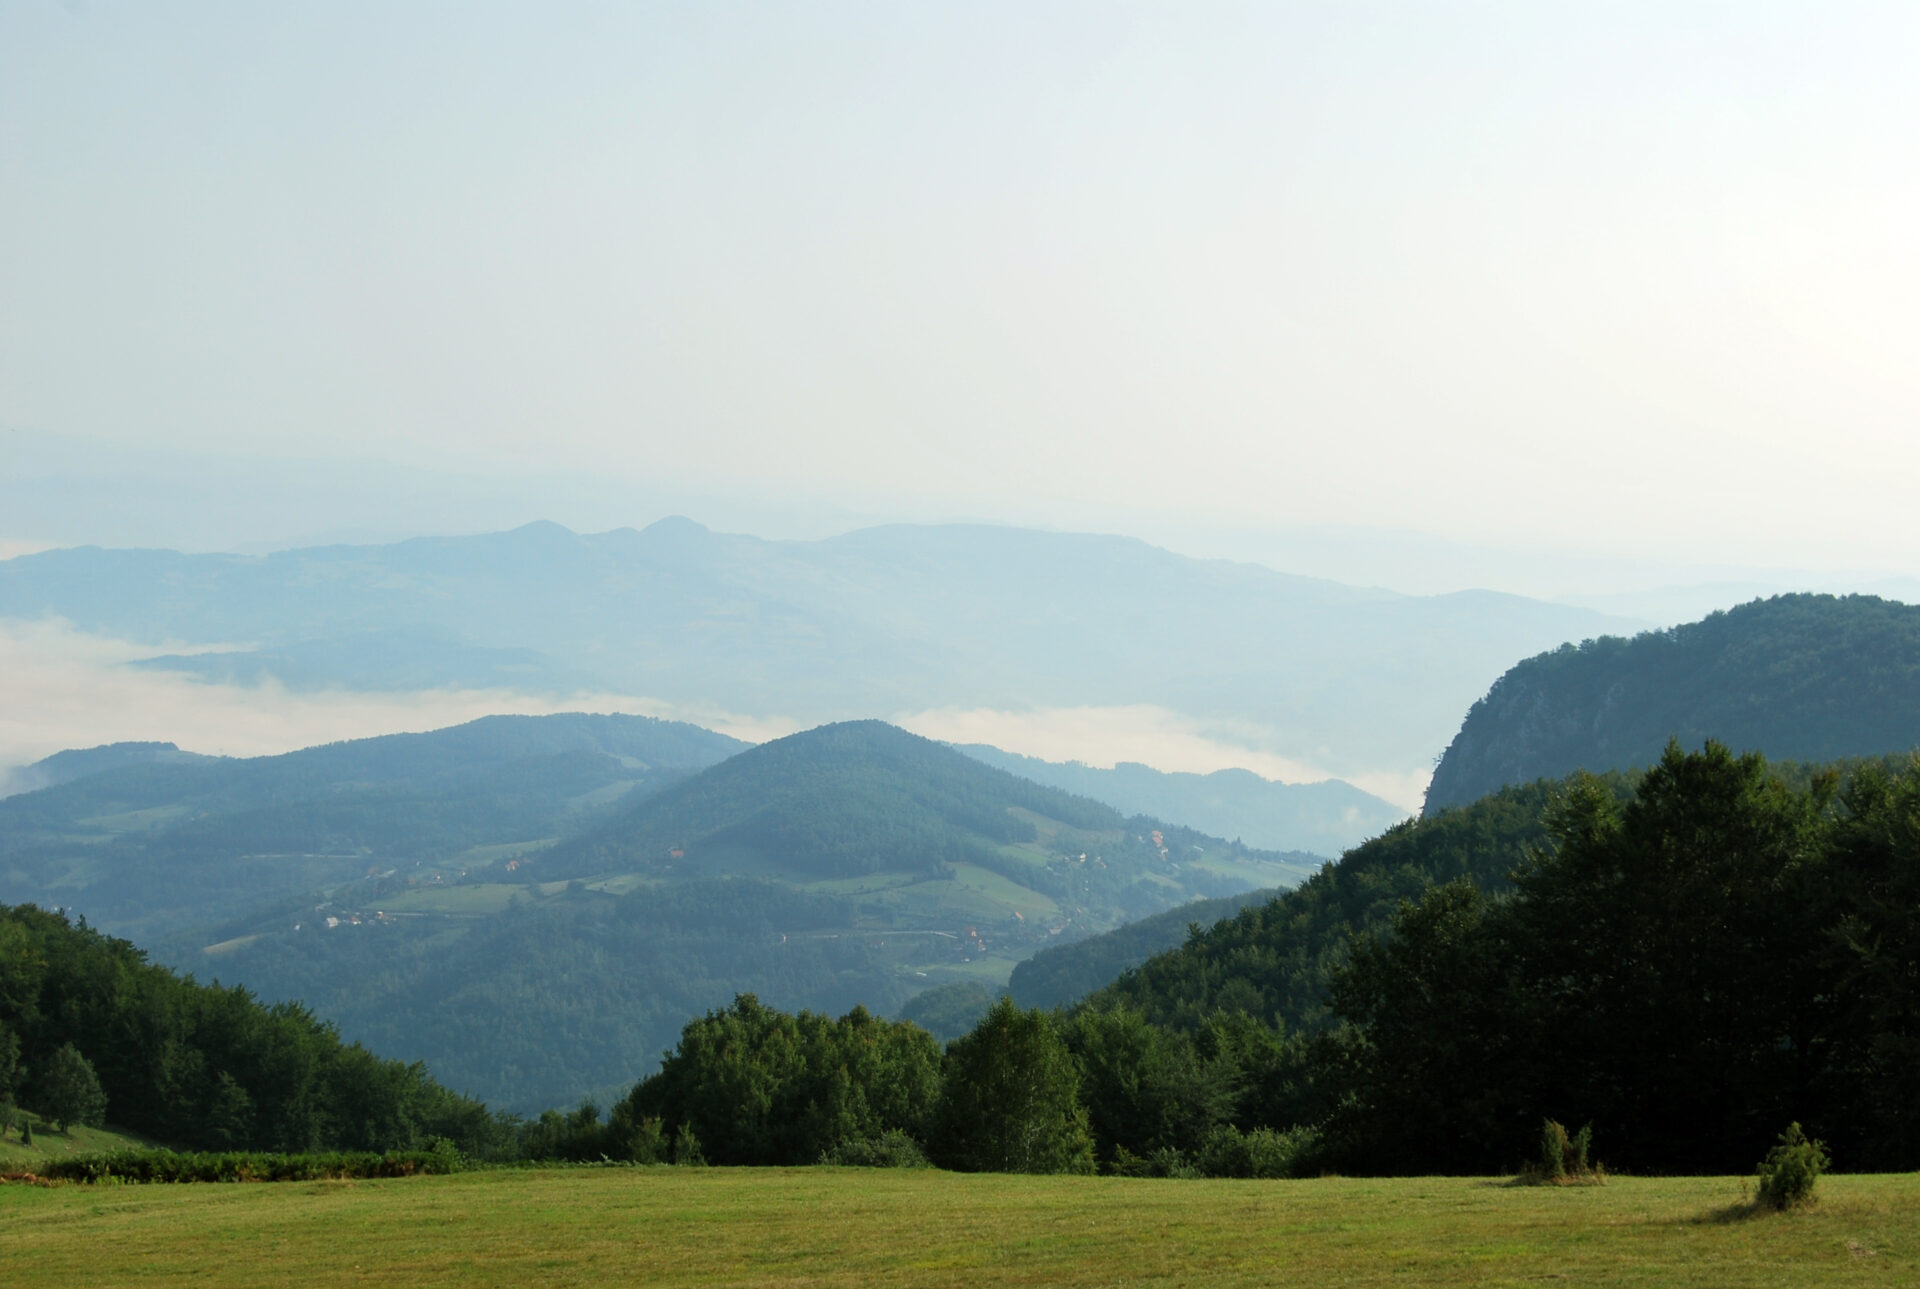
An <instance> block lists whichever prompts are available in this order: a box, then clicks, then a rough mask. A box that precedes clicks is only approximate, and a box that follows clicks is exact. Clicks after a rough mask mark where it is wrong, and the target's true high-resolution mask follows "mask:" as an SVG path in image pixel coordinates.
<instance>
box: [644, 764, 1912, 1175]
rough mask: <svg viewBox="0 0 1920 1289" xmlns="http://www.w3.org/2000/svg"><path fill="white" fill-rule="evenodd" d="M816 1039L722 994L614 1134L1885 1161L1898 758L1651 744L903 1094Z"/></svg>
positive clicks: (1900, 1160)
mask: <svg viewBox="0 0 1920 1289" xmlns="http://www.w3.org/2000/svg"><path fill="white" fill-rule="evenodd" d="M1349 866H1351V868H1349ZM841 1024H842V1026H843V1027H844V1028H843V1031H834V1032H836V1033H838V1032H858V1033H863V1034H865V1033H869V1032H871V1033H873V1034H879V1033H882V1032H885V1031H884V1028H883V1027H882V1028H880V1029H871V1031H870V1030H869V1028H863V1027H872V1026H874V1025H876V1024H877V1023H875V1022H872V1021H871V1020H870V1018H866V1017H864V1016H858V1015H856V1016H850V1017H849V1018H847V1020H845V1021H843V1022H841ZM829 1029H830V1027H829V1026H828V1023H827V1022H825V1021H822V1020H820V1019H819V1018H806V1017H802V1018H800V1019H799V1020H797V1021H796V1020H794V1019H793V1018H788V1017H784V1016H782V1015H780V1014H778V1013H769V1012H768V1011H767V1009H765V1008H763V1007H762V1006H761V1005H760V1004H759V1003H758V1002H757V1001H756V1000H741V1001H740V1002H738V1003H736V1006H735V1009H734V1010H733V1011H732V1012H730V1013H725V1014H720V1013H716V1014H712V1015H710V1016H709V1017H708V1018H707V1020H706V1021H703V1022H700V1023H698V1024H696V1025H693V1026H689V1027H688V1030H687V1032H686V1034H685V1036H683V1039H682V1044H681V1047H680V1048H679V1049H678V1050H677V1052H676V1053H675V1055H674V1056H672V1057H670V1058H669V1061H668V1067H667V1068H668V1069H671V1070H673V1071H674V1073H673V1075H672V1076H671V1077H670V1078H669V1077H667V1076H666V1075H665V1074H664V1073H663V1075H661V1076H656V1078H655V1080H654V1081H652V1083H651V1084H650V1085H648V1084H643V1085H642V1091H637V1092H636V1093H635V1095H634V1098H633V1099H632V1101H631V1102H630V1103H629V1105H628V1108H627V1111H626V1114H627V1117H628V1120H629V1121H633V1120H635V1119H637V1118H638V1117H642V1116H650V1117H651V1119H653V1120H656V1121H658V1122H656V1124H655V1130H654V1134H653V1135H654V1138H655V1139H659V1138H660V1136H661V1134H662V1133H664V1132H667V1131H668V1130H669V1129H672V1130H675V1131H677V1130H679V1129H680V1128H685V1129H686V1130H687V1131H688V1132H691V1133H693V1134H695V1135H697V1134H698V1133H699V1131H700V1129H701V1127H702V1126H705V1128H706V1131H708V1132H710V1133H720V1134H724V1133H727V1132H729V1131H731V1129H730V1128H729V1127H728V1125H730V1124H734V1123H739V1122H743V1120H742V1119H741V1116H742V1115H747V1114H749V1113H751V1114H757V1115H761V1116H763V1117H767V1116H770V1114H771V1112H770V1110H769V1107H772V1106H775V1105H779V1104H793V1105H796V1106H797V1105H808V1106H826V1105H835V1106H858V1105H862V1104H865V1105H879V1104H883V1103H884V1104H888V1105H892V1106H896V1107H899V1106H907V1105H911V1106H912V1107H914V1109H913V1110H912V1111H911V1112H908V1111H907V1110H904V1109H902V1110H897V1111H893V1112H889V1113H885V1114H880V1115H878V1116H877V1117H872V1118H868V1119H862V1120H859V1121H858V1123H857V1125H856V1124H855V1121H854V1120H853V1119H849V1118H846V1117H845V1116H844V1115H841V1116H840V1117H837V1118H833V1119H832V1122H833V1123H835V1124H837V1125H840V1126H839V1127H835V1128H832V1129H828V1128H825V1127H819V1128H815V1129H812V1130H809V1132H808V1133H805V1134H802V1135H801V1136H800V1137H796V1138H792V1139H789V1138H784V1137H782V1138H778V1140H779V1141H780V1143H782V1144H779V1145H777V1146H776V1145H774V1144H772V1143H773V1142H774V1141H775V1138H774V1137H771V1136H766V1135H764V1134H763V1135H761V1136H758V1137H756V1136H753V1135H751V1134H749V1135H748V1136H747V1137H744V1138H742V1137H729V1138H728V1141H729V1144H728V1146H727V1147H726V1150H727V1151H728V1157H729V1158H731V1159H735V1160H736V1161H738V1162H780V1161H783V1160H791V1159H794V1158H798V1157H800V1156H803V1155H806V1154H808V1153H812V1152H815V1151H817V1152H819V1153H820V1154H822V1155H831V1154H833V1152H835V1151H836V1150H838V1151H841V1153H845V1154H851V1155H866V1156H870V1157H873V1158H874V1159H876V1160H878V1159H882V1158H883V1157H884V1158H887V1159H893V1160H895V1161H896V1162H897V1161H898V1160H899V1159H900V1158H910V1157H913V1155H914V1152H913V1151H910V1150H900V1149H883V1148H882V1147H881V1146H880V1145H878V1144H877V1142H878V1139H879V1137H885V1136H888V1135H889V1134H893V1135H904V1136H906V1137H908V1138H910V1139H911V1140H912V1143H913V1144H914V1145H916V1146H920V1147H924V1148H925V1150H926V1153H928V1154H929V1155H931V1157H932V1158H933V1159H934V1160H935V1161H936V1162H943V1163H946V1164H948V1165H949V1166H954V1167H967V1168H1010V1169H1014V1170H1039V1171H1058V1170H1068V1171H1072V1170H1076V1169H1082V1168H1089V1167H1095V1166H1098V1167H1103V1168H1106V1169H1108V1170H1111V1171H1118V1172H1132V1173H1151V1174H1157V1175H1165V1176H1185V1175H1195V1174H1205V1175H1215V1176H1273V1175H1288V1174H1298V1173H1302V1172H1311V1171H1314V1170H1320V1169H1337V1170H1340V1171H1347V1172H1362V1173H1426V1172H1450V1173H1458V1172H1486V1171H1496V1170H1503V1169H1511V1168H1514V1167H1517V1166H1518V1165H1520V1164H1522V1163H1524V1162H1525V1161H1526V1160H1528V1159H1529V1158H1530V1157H1531V1156H1532V1155H1533V1153H1534V1151H1535V1150H1536V1148H1537V1146H1538V1142H1539V1134H1540V1131H1541V1124H1542V1123H1543V1121H1545V1120H1546V1119H1549V1118H1551V1119H1554V1120H1557V1121H1560V1122H1564V1123H1567V1124H1584V1125H1591V1139H1592V1141H1593V1142H1594V1149H1595V1151H1596V1152H1597V1155H1598V1157H1599V1158H1601V1159H1602V1160H1603V1161H1605V1162H1607V1163H1609V1164H1611V1165H1613V1166H1616V1167H1625V1168H1629V1169H1634V1170H1644V1171H1655V1172H1660V1171H1673V1172H1729V1171H1741V1170H1744V1169H1746V1168H1749V1167H1751V1165H1752V1163H1753V1161H1754V1160H1756V1159H1757V1158H1759V1157H1760V1155H1761V1154H1762V1153H1764V1151H1765V1150H1766V1149H1767V1147H1768V1146H1769V1144H1770V1143H1771V1142H1772V1141H1773V1140H1774V1138H1775V1137H1776V1135H1777V1134H1778V1133H1779V1132H1780V1131H1781V1130H1782V1129H1783V1128H1784V1127H1785V1126H1786V1125H1787V1124H1788V1123H1790V1122H1799V1123H1803V1124H1805V1125H1806V1128H1807V1131H1808V1132H1809V1133H1811V1134H1813V1135H1815V1136H1819V1137H1822V1138H1824V1139H1825V1140H1826V1141H1827V1142H1828V1143H1829V1145H1830V1146H1831V1148H1832V1150H1833V1153H1834V1157H1835V1159H1836V1160H1837V1161H1838V1163H1839V1165H1840V1166H1841V1167H1843V1168H1849V1169H1867V1170H1870V1169H1882V1168H1891V1169H1910V1168H1913V1167H1916V1166H1920V1101H1916V1099H1915V1097H1914V1096H1913V1089H1914V1088H1915V1087H1917V1086H1920V762H1916V763H1908V764H1903V765H1900V766H1899V767H1898V768H1889V767H1888V766H1887V765H1885V764H1883V763H1874V762H1867V763H1857V764H1853V765H1850V766H1847V767H1845V768H1844V770H1842V769H1829V770H1826V771H1819V770H1813V769H1808V768H1806V767H1788V768H1787V770H1786V772H1784V773H1780V772H1776V771H1775V770H1774V769H1773V768H1772V767H1769V766H1768V764H1767V763H1766V761H1765V760H1764V759H1763V758H1761V757H1760V756H1758V755H1757V754H1752V755H1747V756H1734V755H1733V754H1731V753H1730V752H1728V751H1727V750H1726V749H1725V748H1723V747H1721V746H1719V745H1717V744H1713V743H1709V744H1707V745H1706V746H1705V747H1704V748H1703V749H1702V750H1701V751H1699V752H1694V753H1686V752H1683V751H1682V750H1681V749H1680V748H1679V747H1678V746H1677V745H1672V746H1670V747H1669V748H1668V749H1667V751H1666V752H1665V754H1664V755H1663V757H1662V758H1661V760H1660V762H1659V763H1658V764H1657V765H1655V766H1654V767H1653V768H1652V769H1651V770H1649V771H1648V772H1647V773H1646V774H1645V775H1644V776H1641V777H1639V778H1638V779H1637V780H1634V781H1628V780H1627V779H1624V778H1620V777H1615V778H1612V779H1600V778H1595V777H1593V776H1589V775H1580V776H1576V777H1574V778H1573V779H1571V780H1569V781H1567V782H1566V783H1564V784H1559V785H1555V784H1536V785H1532V786H1530V787H1527V788H1523V789H1509V790H1507V791H1505V792H1502V793H1500V794H1497V795H1496V796H1495V797H1493V798H1490V799H1489V800H1487V801H1485V802H1482V803H1477V804H1476V806H1474V807H1470V808H1467V809H1464V810H1449V811H1442V812H1440V813H1439V814H1438V815H1436V816H1435V817H1434V818H1432V819H1429V820H1422V821H1418V822H1414V823H1410V824H1408V825H1405V826H1404V827H1402V828H1400V829H1397V830H1395V831H1394V832H1393V833H1392V834H1389V835H1388V836H1387V837H1384V838H1382V839H1380V840H1379V841H1378V842H1376V843H1374V844H1373V845H1372V847H1371V849H1369V848H1361V849H1360V850H1356V851H1354V852H1352V853H1350V854H1349V855H1348V856H1347V857H1346V858H1345V859H1343V860H1342V861H1340V862H1339V863H1337V864H1334V865H1330V866H1329V867H1328V868H1327V870H1325V872H1323V873H1322V874H1321V875H1320V876H1319V877H1317V878H1315V879H1314V881H1313V882H1310V883H1309V884H1308V885H1307V886H1306V887H1303V888H1302V889H1301V890H1300V891H1298V892H1293V893H1289V894H1287V895H1284V896H1282V897H1280V898H1279V899H1277V900H1274V901H1272V902H1271V903H1269V904H1268V905H1266V906H1264V907H1263V908H1259V909H1249V910H1245V911H1243V912H1242V913H1241V914H1240V915H1239V916H1238V917H1236V918H1233V919H1230V920H1228V921H1225V922H1222V923H1221V924H1219V925H1218V926H1216V927H1215V928H1213V929H1212V930H1211V931H1203V932H1196V933H1195V934H1194V935H1193V936H1192V937H1191V938H1190V939H1189V941H1188V943H1187V944H1185V945H1183V946H1182V947H1181V948H1179V949H1176V950H1174V951H1172V952H1170V953H1168V954H1164V955H1162V956H1161V957H1159V958H1156V959H1154V960H1152V961H1150V962H1149V963H1147V964H1146V965H1145V966H1144V967H1143V968H1141V969H1140V970H1137V971H1135V972H1132V973H1129V974H1128V975H1127V976H1124V977H1122V979H1121V980H1119V981H1117V982H1115V984H1114V985H1113V986H1112V987H1111V988H1110V989H1108V990H1105V991H1102V992H1101V993H1099V994H1096V995H1095V996H1094V997H1093V998H1091V999H1089V1000H1088V1001H1086V1002H1085V1003H1083V1004H1081V1005H1080V1006H1078V1007H1076V1008H1074V1009H1072V1010H1071V1011H1064V1012H1055V1013H1052V1014H1048V1013H1044V1012H1040V1011H1038V1010H1034V1011H1028V1012H1021V1011H1019V1009H1018V1008H1017V1007H1016V1006H1015V1004H1014V1003H1013V1001H1012V1000H1011V999H1004V998H1003V999H1001V1000H1000V1001H999V1002H998V1003H996V1004H995V1005H994V1006H993V1007H992V1008H990V1009H989V1010H988V1012H987V1014H986V1015H985V1017H984V1018H983V1019H982V1020H981V1021H980V1022H979V1025H978V1026H977V1028H976V1029H975V1030H974V1031H973V1033H971V1034H969V1035H967V1036H965V1037H963V1038H961V1039H959V1040H956V1041H955V1042H953V1043H951V1044H949V1045H948V1049H947V1053H946V1057H945V1058H944V1060H943V1061H942V1062H941V1064H940V1066H939V1074H938V1084H939V1086H938V1093H937V1095H936V1096H935V1097H933V1099H932V1105H933V1109H932V1111H931V1112H930V1113H925V1114H923V1112H922V1110H921V1107H924V1106H925V1105H926V1104H927V1103H928V1098H927V1095H926V1093H925V1090H924V1089H925V1087H926V1085H927V1082H928V1077H929V1076H928V1070H929V1068H930V1063H929V1058H928V1055H927V1051H926V1049H925V1048H924V1047H920V1048H913V1049H910V1050H912V1051H914V1052H917V1055H916V1056H913V1057H912V1058H911V1059H904V1058H903V1059H901V1060H897V1061H891V1062H890V1061H888V1060H881V1059H879V1058H877V1057H874V1058H873V1059H870V1060H868V1061H867V1063H866V1064H865V1065H860V1066H858V1067H857V1068H858V1069H860V1070H864V1071H866V1073H860V1074H856V1073H855V1072H854V1071H855V1070H856V1064H855V1063H852V1062H846V1061H842V1062H841V1063H840V1064H838V1065H836V1064H834V1060H833V1059H827V1060H826V1063H825V1064H824V1065H822V1064H818V1063H815V1064H809V1060H808V1059H806V1058H803V1057H801V1056H797V1055H795V1053H796V1052H797V1051H800V1050H802V1049H804V1050H805V1051H825V1050H828V1048H829V1047H830V1046H831V1045H830V1044H827V1043H826V1040H825V1039H823V1038H821V1039H816V1040H812V1041H811V1042H812V1045H811V1046H809V1045H808V1043H807V1042H803V1041H802V1040H801V1039H800V1038H798V1037H795V1036H796V1035H802V1034H815V1035H824V1034H826V1033H828V1032H829ZM863 1041H866V1042H870V1043H874V1042H877V1041H878V1040H877V1039H871V1038H870V1039H866V1040H863ZM889 1050H891V1049H889ZM901 1050H903V1051H904V1050H909V1049H908V1048H903V1049H901ZM833 1071H840V1072H844V1073H845V1075H846V1078H847V1079H848V1080H849V1081H850V1085H848V1086H843V1085H841V1084H839V1083H833V1080H832V1078H830V1077H829V1076H830V1075H831V1074H832V1073H833ZM895 1079H899V1080H905V1083H904V1084H903V1085H902V1086H901V1087H896V1086H893V1085H891V1084H890V1083H889V1082H888V1081H889V1080H895ZM828 1083H832V1084H833V1091H832V1093H831V1095H830V1096H829V1095H826V1094H823V1093H821V1092H819V1091H818V1090H817V1089H819V1088H821V1087H825V1086H826V1085H827V1084H828ZM649 1087H651V1090H647V1089H648V1088H649ZM903 1087H904V1088H909V1089H912V1095H911V1096H907V1095H906V1093H905V1092H904V1091H903ZM809 1089H815V1090H813V1091H809ZM889 1098H891V1099H889ZM752 1107H757V1109H751V1111H750V1108H752ZM773 1121H774V1118H773V1117H767V1122H769V1123H771V1122H773ZM782 1121H783V1122H786V1121H794V1120H793V1117H792V1116H787V1118H786V1120H782ZM822 1122H824V1121H822ZM663 1125H664V1126H663ZM848 1125H855V1126H848ZM836 1133H838V1134H839V1135H838V1136H836V1135H835V1134H836ZM876 1134H878V1136H876ZM850 1139H857V1140H858V1141H860V1142H865V1143H866V1145H865V1146H856V1147H847V1146H846V1142H847V1141H848V1140H850ZM1015 1143H1025V1144H1023V1145H1019V1146H1018V1148H1017V1149H1016V1146H1015Z"/></svg>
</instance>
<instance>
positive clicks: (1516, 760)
mask: <svg viewBox="0 0 1920 1289" xmlns="http://www.w3.org/2000/svg"><path fill="white" fill-rule="evenodd" d="M1669 739H1678V740H1679V742H1680V744H1681V746H1683V747H1698V746H1700V744H1701V743H1702V742H1704V741H1705V740H1707V739H1714V740H1717V741H1719V742H1721V743H1724V744H1726V745H1727V746H1728V747H1730V748H1732V749H1733V750H1735V751H1736V752H1738V751H1758V752H1764V753H1765V754H1766V755H1767V756H1768V757H1769V758H1771V759H1783V758H1784V759H1789V760H1797V761H1831V760H1835V759H1838V758H1842V757H1877V756H1883V755H1886V754H1888V753H1894V752H1905V751H1909V750H1911V749H1913V748H1915V747H1917V746H1920V607H1916V606H1913V605H1907V604H1900V603H1896V602H1894V601H1890V600H1882V599H1878V598H1876V597H1873V596H1866V595H1850V596H1845V597H1835V596H1831V595H1783V596H1777V597H1775V598H1773V599H1770V600H1756V601H1754V602H1753V603H1751V604H1744V605H1741V606H1740V607H1739V608H1735V609H1730V610H1727V611H1726V612H1723V613H1715V614H1713V615H1712V616H1711V617H1708V618H1707V619H1705V620H1704V621H1701V622H1695V623H1691V624H1689V625H1686V626H1681V627H1675V628H1673V629H1671V630H1668V631H1654V632H1648V633H1646V634H1644V635H1640V636H1636V637H1634V638H1632V639H1630V640H1629V639H1622V638H1619V637H1614V636H1608V637H1603V638H1601V639H1597V640H1588V641H1586V642H1585V643H1584V644H1580V645H1572V644H1568V645H1563V646H1561V647H1560V648H1559V649H1556V650H1554V651H1552V652H1551V653H1543V654H1540V655H1538V656H1537V657H1533V658H1529V659H1527V660H1526V661H1525V662H1522V663H1520V664H1518V665H1517V666H1515V667H1513V668H1512V669H1511V670H1510V671H1508V672H1507V673H1506V674H1505V675H1504V676H1502V677H1501V678H1500V679H1499V680H1498V681H1496V682H1495V683H1494V685H1493V688H1492V689H1491V690H1490V691H1489V692H1488V693H1487V695H1486V696H1485V697H1484V698H1482V699H1480V700H1479V701H1478V702H1476V703H1475V704H1474V705H1473V708H1472V710H1471V711H1469V712H1468V713H1467V717H1466V720H1465V722H1464V723H1463V724H1462V725H1461V727H1460V732H1459V733H1458V734H1457V735H1456V736H1455V737H1454V739H1453V742H1452V744H1451V745H1450V746H1449V747H1448V748H1447V750H1446V754H1445V755H1444V756H1443V757H1442V758H1441V760H1440V764H1439V766H1438V767H1437V768H1436V769H1435V771H1434V774H1433V780H1432V783H1431V785H1430V786H1429V787H1428V789H1427V800H1426V806H1427V810H1428V812H1429V813H1431V812H1433V811H1435V810H1438V809H1440V808H1442V807H1445V806H1456V805H1463V804H1465V803H1467V802H1470V801H1473V800H1476V799H1477V798H1479V797H1481V796H1484V795H1485V794H1487V793H1489V792H1492V791H1494V790H1495V789H1497V788H1500V787H1503V786H1505V785H1507V784H1511V783H1526V782H1530V781H1532V780H1534V779H1538V778H1543V777H1545V778H1559V777H1561V776H1563V775H1566V774H1569V773H1571V772H1572V771H1574V770H1576V769H1588V770H1596V771H1598V770H1611V769H1628V768H1632V767H1645V766H1649V765H1652V764H1653V763H1654V762H1656V761H1658V760H1659V759H1660V755H1661V752H1662V750H1663V749H1664V748H1665V746H1666V744H1667V740H1669Z"/></svg>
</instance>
